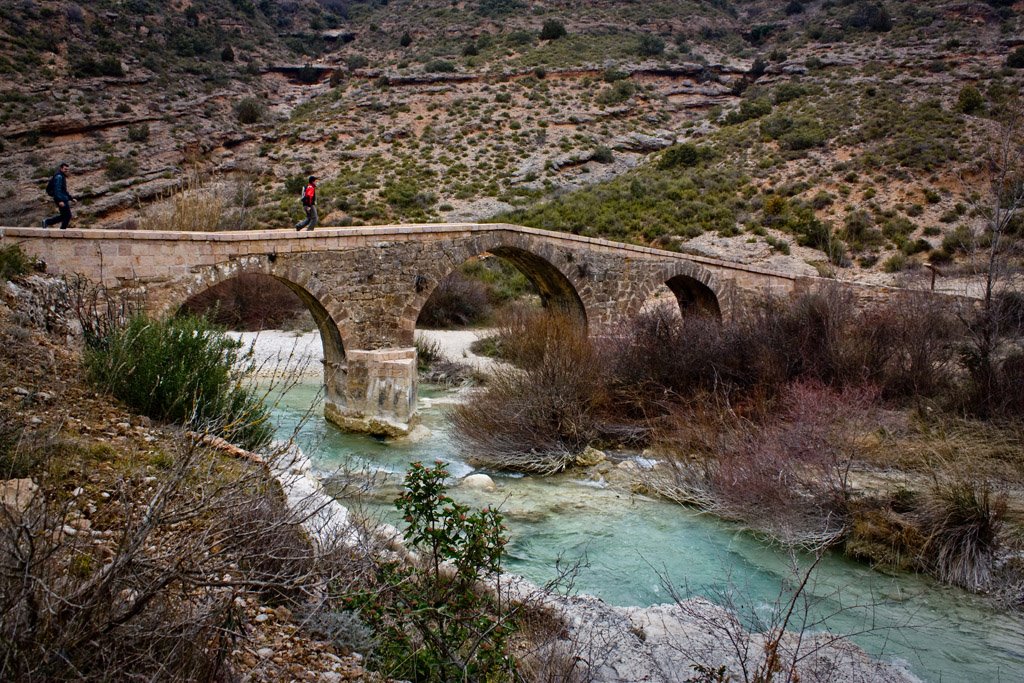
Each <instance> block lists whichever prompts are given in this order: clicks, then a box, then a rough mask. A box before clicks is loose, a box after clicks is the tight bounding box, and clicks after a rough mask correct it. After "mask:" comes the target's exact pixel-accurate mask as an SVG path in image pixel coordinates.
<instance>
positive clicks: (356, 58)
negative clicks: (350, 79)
mask: <svg viewBox="0 0 1024 683" xmlns="http://www.w3.org/2000/svg"><path fill="white" fill-rule="evenodd" d="M369 65H370V60H369V59H367V58H366V57H364V56H363V55H349V57H348V58H347V59H346V60H345V66H346V67H348V70H349V71H355V70H356V69H365V68H366V67H368V66H369Z"/></svg>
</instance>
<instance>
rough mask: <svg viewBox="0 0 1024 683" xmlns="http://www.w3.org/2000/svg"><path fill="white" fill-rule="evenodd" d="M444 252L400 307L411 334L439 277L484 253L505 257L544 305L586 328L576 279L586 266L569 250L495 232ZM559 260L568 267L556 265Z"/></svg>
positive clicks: (443, 277) (587, 316)
mask: <svg viewBox="0 0 1024 683" xmlns="http://www.w3.org/2000/svg"><path fill="white" fill-rule="evenodd" d="M443 253H444V258H439V259H436V261H435V262H434V265H433V266H432V267H431V268H430V269H429V270H428V272H426V273H424V274H422V275H423V277H422V279H421V280H420V281H418V282H417V283H416V288H415V289H416V292H415V295H414V296H413V298H412V300H411V301H410V302H409V304H408V306H407V307H406V309H405V311H403V314H402V323H403V324H402V327H403V329H405V330H408V332H409V334H410V335H411V334H412V331H413V330H415V325H416V320H417V319H418V318H419V314H420V311H421V310H422V309H423V305H424V304H425V303H426V302H427V299H429V298H430V295H431V294H432V293H433V291H434V290H435V289H436V288H437V286H438V285H439V284H440V283H441V281H442V280H444V279H445V278H446V277H448V276H449V275H450V274H451V273H452V272H454V271H455V270H456V269H457V268H458V267H459V266H461V265H462V264H463V263H465V262H466V261H469V260H470V259H472V258H474V257H476V256H479V255H481V254H485V253H489V254H493V255H495V256H498V257H500V258H503V259H505V260H506V261H508V262H509V263H511V264H512V265H513V266H515V267H516V268H517V269H518V270H519V271H520V272H522V273H523V275H525V276H526V277H527V279H529V280H530V282H531V283H532V284H533V286H534V287H535V288H536V289H537V292H538V293H539V294H540V298H541V302H542V303H543V305H544V306H545V307H546V308H549V309H553V310H558V311H562V312H564V313H566V314H568V315H570V316H573V317H575V318H576V319H577V320H579V323H580V325H581V326H582V327H583V328H584V329H586V328H587V325H588V320H589V314H588V306H587V304H586V303H585V301H584V298H583V297H582V296H581V295H580V289H581V288H580V284H581V283H580V282H579V279H580V278H581V277H582V276H583V275H585V273H586V268H585V267H584V268H580V267H578V266H577V265H576V264H575V261H576V257H575V255H573V253H572V252H568V251H565V250H564V249H558V248H557V247H555V246H554V245H551V244H548V243H546V242H545V241H543V240H540V239H530V238H529V236H524V235H501V234H496V235H486V236H480V237H477V238H475V239H473V240H470V241H468V242H465V243H463V244H459V245H457V246H455V247H454V248H445V249H444V252H443ZM559 262H561V263H563V264H565V266H567V267H565V268H563V267H559V265H558V264H559Z"/></svg>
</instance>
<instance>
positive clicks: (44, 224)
mask: <svg viewBox="0 0 1024 683" xmlns="http://www.w3.org/2000/svg"><path fill="white" fill-rule="evenodd" d="M43 227H44V228H48V227H50V226H49V225H47V224H46V219H45V218H44V219H43Z"/></svg>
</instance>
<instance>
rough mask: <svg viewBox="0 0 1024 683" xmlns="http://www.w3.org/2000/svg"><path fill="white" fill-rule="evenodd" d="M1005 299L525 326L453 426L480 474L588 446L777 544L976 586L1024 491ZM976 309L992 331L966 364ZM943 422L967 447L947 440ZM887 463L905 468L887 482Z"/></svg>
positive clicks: (568, 455) (507, 341)
mask: <svg viewBox="0 0 1024 683" xmlns="http://www.w3.org/2000/svg"><path fill="white" fill-rule="evenodd" d="M1009 306H1010V304H1009V300H1008V301H1007V302H1005V303H1002V304H999V305H997V306H996V307H995V308H994V309H992V310H991V311H985V310H983V309H982V308H981V307H978V306H976V305H974V304H972V303H970V302H963V301H961V302H957V301H954V300H936V299H934V298H928V297H925V296H923V295H914V294H909V293H908V294H904V295H902V296H896V297H895V298H894V300H893V301H892V302H890V303H888V304H884V305H877V306H874V307H869V308H867V309H862V308H860V307H858V306H856V305H855V302H854V300H853V298H852V296H851V295H850V294H843V293H842V292H841V291H840V290H838V289H836V290H827V291H824V292H822V293H819V294H810V295H805V296H803V297H801V298H799V299H798V300H796V301H793V302H782V301H768V302H766V303H765V304H764V305H762V306H760V307H758V308H757V309H756V310H754V311H752V312H751V313H750V314H749V315H747V316H742V317H739V318H738V319H735V320H726V321H718V320H715V319H712V318H707V317H687V318H684V319H680V318H679V317H678V316H673V315H669V314H668V312H667V311H666V310H664V309H662V310H660V311H655V312H653V313H650V314H645V315H643V316H641V317H640V318H638V319H636V320H634V321H633V323H632V324H631V325H629V326H627V327H626V329H625V331H624V332H623V333H622V334H621V335H619V336H615V337H606V338H598V339H596V340H588V339H587V338H586V336H585V335H583V334H582V333H581V332H580V331H579V330H578V328H575V326H574V323H573V322H572V321H568V320H563V319H559V318H557V317H550V316H543V315H542V316H541V317H540V319H539V320H532V321H529V322H528V321H527V320H526V319H524V318H523V317H520V318H517V319H513V320H511V321H510V322H509V323H508V324H506V325H505V326H503V327H502V328H500V332H499V335H498V338H497V340H496V342H495V343H494V346H495V347H496V348H497V349H498V350H499V352H500V354H501V355H502V356H503V357H505V358H506V359H508V360H509V361H510V362H511V363H513V365H512V366H509V367H507V368H506V369H503V370H499V371H498V372H497V373H496V374H495V377H494V378H493V380H492V381H490V382H489V384H488V385H487V387H486V388H485V389H484V390H483V392H482V394H481V395H480V396H479V397H477V398H476V399H475V400H474V401H472V402H470V403H466V404H463V405H460V406H458V407H457V408H456V409H455V411H454V414H453V417H452V424H453V428H454V431H455V433H456V435H457V436H458V437H459V443H461V444H463V448H464V449H465V450H466V452H467V456H468V457H469V458H470V460H471V461H474V462H476V463H477V464H480V465H484V466H486V467H492V468H503V469H511V470H518V471H526V472H551V471H557V470H560V469H563V468H566V467H571V466H573V465H574V463H575V462H576V458H577V457H578V456H580V454H581V453H582V452H583V451H584V449H585V448H586V447H587V446H597V447H604V448H621V447H623V446H625V447H628V448H633V449H636V448H649V449H650V450H651V452H652V453H654V454H656V456H657V457H659V458H664V459H665V463H666V464H665V465H663V466H662V468H661V471H660V472H656V473H654V474H652V475H651V476H650V477H648V478H646V479H645V482H644V486H645V488H646V490H649V491H651V492H654V493H657V494H660V495H663V496H666V497H668V498H670V499H673V500H677V501H679V502H680V503H683V504H687V505H697V506H699V507H702V508H705V509H709V510H712V511H714V512H715V513H717V514H719V515H722V516H725V517H728V518H732V519H736V520H738V521H740V522H741V523H743V524H745V525H747V526H749V527H750V528H752V529H754V530H755V531H758V532H763V533H767V534H769V535H771V536H773V537H775V538H778V539H781V540H783V541H785V542H787V543H795V544H798V545H800V544H810V545H816V544H820V543H839V544H842V545H843V547H844V548H845V549H846V552H848V553H849V554H850V555H851V556H854V557H857V558H860V559H863V560H865V561H868V562H872V563H877V564H879V565H884V566H894V567H899V568H904V569H913V570H919V571H926V572H930V573H933V574H935V575H936V576H937V577H939V578H940V579H942V580H944V581H949V582H951V583H955V584H957V585H961V586H964V587H967V588H970V589H972V590H980V589H987V588H989V587H991V586H992V583H991V578H992V577H991V571H992V560H993V557H994V554H995V552H996V551H997V549H999V548H1000V544H1001V543H1003V542H1006V541H1007V539H1008V538H1010V537H1011V536H1007V535H1002V534H1000V533H999V531H1000V529H1001V528H1002V526H1003V524H1004V520H1005V513H1006V498H1005V491H1006V487H1007V486H1009V487H1011V488H1014V489H1019V485H1020V483H1021V482H1022V481H1024V469H1022V468H1024V461H1021V459H1020V451H1019V448H1016V447H1012V446H1010V445H1009V444H1017V445H1018V446H1019V444H1021V443H1024V441H1022V439H1024V435H1022V432H1021V426H1020V425H1021V420H1022V417H1024V404H1021V402H1020V397H1019V389H1018V388H1019V387H1020V386H1021V383H1022V382H1024V376H1022V375H1021V374H1020V367H1021V358H1020V354H1021V348H1020V344H1021V341H1022V332H1024V329H1022V328H1020V327H1019V325H1018V324H1017V322H1016V318H1014V317H1012V316H1010V317H1003V316H1004V315H1006V311H1007V310H1008V309H1009ZM534 315H538V314H534ZM987 315H996V316H997V317H999V318H1000V320H1002V322H1000V323H998V325H999V326H1000V329H1002V330H1004V334H1003V335H1002V336H1001V341H1000V344H999V351H998V352H996V353H995V354H994V355H992V356H991V357H990V360H991V361H992V362H991V365H990V367H989V368H988V370H985V371H983V372H979V370H978V368H977V367H975V366H974V365H973V364H972V361H971V360H970V359H971V358H972V357H975V356H976V351H977V348H976V337H975V335H976V334H977V331H978V330H979V329H980V328H982V327H984V326H985V325H988V324H990V323H989V322H988V321H987V319H986V316H987ZM574 328H575V329H576V331H575V332H574V331H573V330H574ZM581 367H586V368H595V369H598V370H599V371H598V372H588V373H581V372H579V368H581ZM950 422H953V423H955V424H961V425H963V427H962V429H963V430H964V431H963V432H962V433H961V434H960V436H959V437H958V438H959V439H962V440H963V441H962V443H959V442H950V441H948V440H947V438H948V437H946V436H943V435H942V433H943V432H944V431H945V425H947V424H949V423H950ZM995 435H999V436H995ZM993 438H994V440H993V441H992V447H991V449H990V450H987V449H986V448H985V447H984V446H983V444H984V443H985V441H986V440H988V439H993ZM1000 442H1002V443H1005V444H1006V446H1004V447H999V446H997V445H996V444H998V443H1000ZM909 444H915V446H914V447H913V448H915V449H917V450H918V452H919V453H921V452H922V451H924V452H927V451H928V450H929V449H935V450H936V451H939V450H946V451H947V455H946V457H940V456H938V455H937V454H935V455H932V456H922V457H923V460H922V461H918V462H917V463H915V464H914V465H909V463H906V462H901V457H900V456H899V455H898V453H899V452H900V451H901V450H903V449H905V448H907V447H908V446H909ZM892 449H895V451H896V453H894V454H893V455H892V456H891V457H889V455H888V454H889V453H890V452H891V450H892ZM961 449H962V450H961ZM1011 453H1014V454H1013V455H1011ZM1004 458H1008V460H1004ZM893 466H895V467H900V468H905V469H906V471H908V472H910V473H912V476H911V477H910V479H909V480H907V481H903V480H901V479H900V478H899V477H897V478H888V477H886V476H885V474H884V472H885V470H886V469H888V468H889V467H893ZM880 468H881V469H880ZM869 481H870V482H871V483H868V482H869ZM1014 523H1015V524H1019V520H1016V521H1015V522H1014ZM1013 571H1018V572H1019V568H1018V569H1015V570H1013ZM1019 590H1020V587H1019V586H1016V587H1012V588H1011V592H1012V591H1017V592H1016V593H1013V594H1012V596H1010V597H1008V599H1009V600H1010V601H1011V602H1018V603H1019V601H1020V600H1021V595H1020V593H1019Z"/></svg>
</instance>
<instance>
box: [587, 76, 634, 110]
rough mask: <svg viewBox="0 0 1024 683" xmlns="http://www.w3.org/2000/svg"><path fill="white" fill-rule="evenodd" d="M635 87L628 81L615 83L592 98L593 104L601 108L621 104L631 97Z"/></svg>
mask: <svg viewBox="0 0 1024 683" xmlns="http://www.w3.org/2000/svg"><path fill="white" fill-rule="evenodd" d="M635 92H636V86H635V85H633V83H632V82H630V81H625V80H623V81H616V82H615V83H614V84H613V85H610V86H609V87H607V88H604V89H603V90H601V91H600V92H599V93H597V95H596V96H595V97H594V102H596V103H597V104H599V105H602V106H606V107H607V106H611V105H614V104H621V103H623V102H625V101H626V100H628V99H629V98H630V97H632V96H633V93H635Z"/></svg>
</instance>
